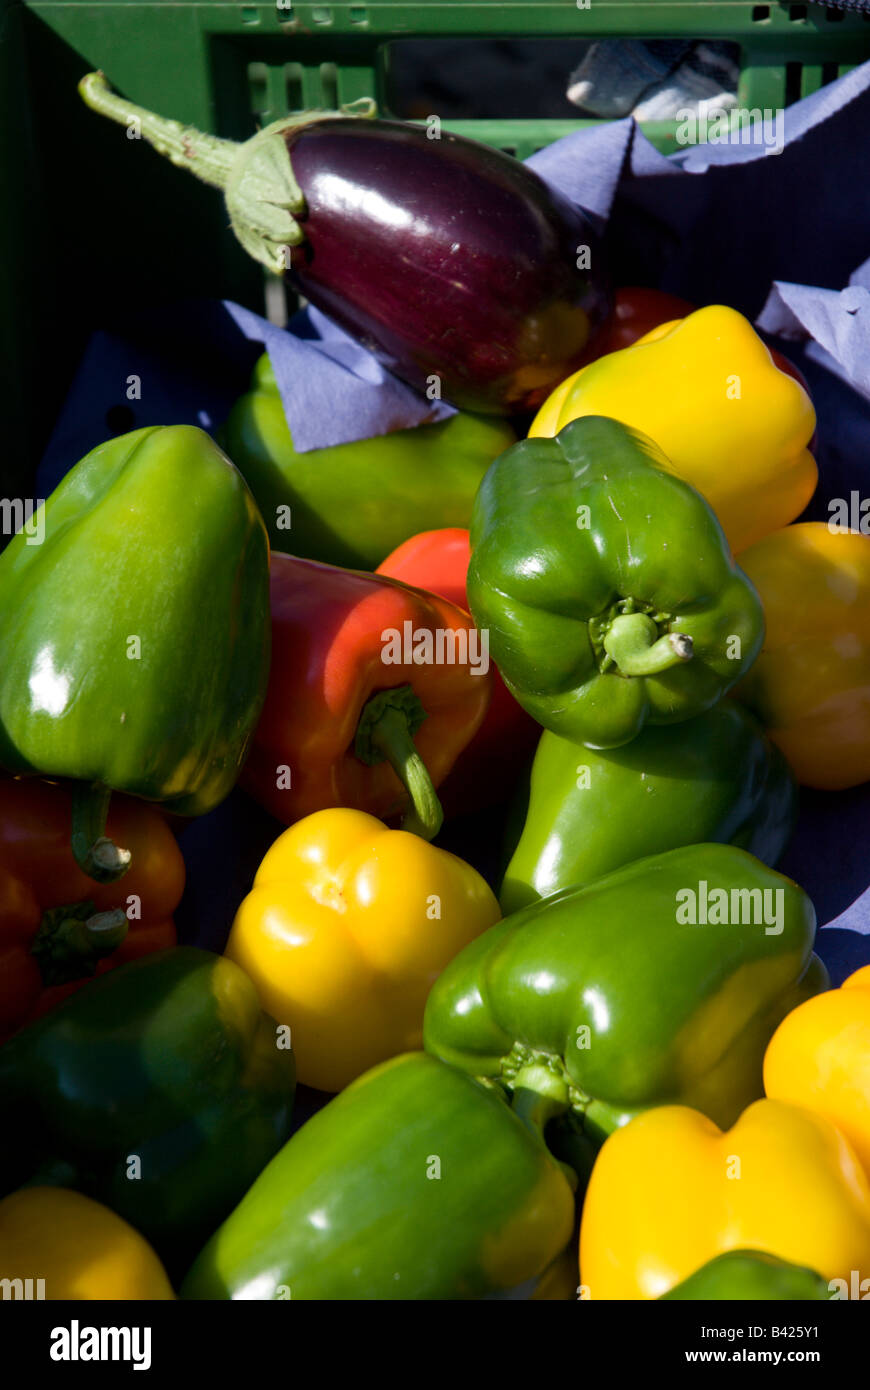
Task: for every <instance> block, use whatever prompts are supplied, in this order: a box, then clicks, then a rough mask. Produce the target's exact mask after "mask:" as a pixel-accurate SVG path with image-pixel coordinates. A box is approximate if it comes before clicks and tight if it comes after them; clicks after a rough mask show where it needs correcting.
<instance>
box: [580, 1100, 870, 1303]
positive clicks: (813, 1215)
mask: <svg viewBox="0 0 870 1390" xmlns="http://www.w3.org/2000/svg"><path fill="white" fill-rule="evenodd" d="M741 1249H743V1250H762V1251H766V1252H767V1253H768V1254H771V1255H778V1256H779V1257H780V1259H783V1260H788V1261H790V1262H791V1263H792V1264H797V1265H802V1266H807V1267H808V1268H810V1269H815V1270H817V1271H818V1272H819V1274H821V1275H822V1276H823V1278H824V1279H826V1280H832V1279H845V1281H846V1283H847V1285H848V1284H849V1283H850V1280H851V1274H852V1271H853V1270H857V1271H858V1272H859V1275H860V1277H861V1279H863V1278H866V1277H867V1276H870V1183H868V1180H867V1177H866V1175H865V1173H864V1170H863V1168H862V1167H861V1165H860V1163H859V1162H858V1159H857V1157H856V1155H855V1152H854V1150H853V1149H852V1147H851V1145H850V1144H849V1143H848V1141H847V1140H846V1139H845V1138H844V1137H843V1135H842V1134H841V1133H840V1131H839V1130H838V1129H837V1128H836V1127H835V1126H834V1125H832V1124H831V1123H830V1121H829V1120H826V1119H824V1117H823V1116H821V1115H816V1114H814V1113H813V1112H812V1111H810V1110H804V1109H800V1108H799V1107H797V1106H794V1105H786V1104H785V1103H783V1102H782V1101H777V1100H758V1101H756V1102H755V1103H754V1104H753V1105H750V1106H749V1108H748V1110H745V1111H744V1112H743V1114H742V1116H741V1117H740V1119H739V1120H738V1121H737V1123H736V1125H734V1127H733V1128H732V1129H729V1130H727V1131H726V1132H725V1133H724V1134H723V1133H722V1131H721V1130H720V1129H719V1128H718V1126H717V1125H715V1124H714V1123H713V1121H712V1120H708V1119H707V1117H706V1116H705V1115H702V1114H700V1113H699V1112H698V1111H697V1110H690V1109H689V1108H688V1107H686V1106H680V1105H668V1106H663V1107H661V1108H660V1109H657V1110H648V1111H646V1112H645V1113H644V1114H642V1115H639V1116H638V1117H637V1118H636V1119H634V1120H632V1121H631V1122H630V1123H629V1124H628V1125H626V1126H625V1128H624V1129H618V1130H616V1132H615V1133H614V1134H612V1135H611V1136H610V1138H609V1139H608V1140H607V1142H606V1143H605V1144H604V1147H603V1148H602V1150H601V1152H600V1154H599V1155H598V1159H597V1161H596V1163H595V1167H594V1168H593V1170H592V1177H591V1179H590V1182H589V1187H588V1190H587V1193H586V1201H585V1204H584V1207H583V1219H582V1224H581V1228H580V1280H581V1286H585V1288H586V1290H587V1291H588V1295H587V1296H588V1297H589V1298H592V1299H607V1298H617V1299H643V1298H658V1297H659V1296H660V1295H661V1294H664V1293H667V1292H668V1290H669V1289H672V1288H673V1287H674V1285H675V1284H679V1283H680V1282H681V1281H682V1280H683V1279H685V1278H687V1277H688V1276H689V1275H690V1274H692V1273H694V1271H695V1270H697V1269H700V1268H701V1266H702V1265H704V1264H706V1263H707V1261H708V1260H711V1259H713V1257H714V1256H715V1255H721V1254H724V1253H725V1252H726V1251H728V1250H741ZM859 1282H860V1281H859Z"/></svg>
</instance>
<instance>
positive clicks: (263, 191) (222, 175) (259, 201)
mask: <svg viewBox="0 0 870 1390" xmlns="http://www.w3.org/2000/svg"><path fill="white" fill-rule="evenodd" d="M79 94H80V95H81V97H82V100H83V101H84V102H85V104H86V105H87V106H89V107H90V108H91V110H92V111H96V112H97V113H98V114H99V115H101V116H108V118H109V120H111V121H117V122H118V124H119V125H126V126H128V127H129V126H130V124H131V122H133V121H135V122H137V123H138V130H139V133H140V135H142V136H144V138H145V139H146V140H147V141H148V142H149V144H151V145H153V146H154V148H155V150H157V151H158V153H159V154H162V155H165V156H166V158H167V159H169V160H171V161H172V163H173V164H175V165H177V166H178V168H180V169H187V170H188V172H189V173H191V174H194V175H195V176H196V178H198V179H201V180H202V182H203V183H207V184H210V185H211V186H212V187H213V188H219V189H220V190H221V191H222V192H223V195H224V198H225V200H226V205H227V211H228V213H229V215H230V223H231V225H232V229H233V231H234V232H235V234H236V236H237V237H238V239H239V241H240V242H241V244H242V246H243V247H244V248H245V250H246V251H247V252H248V255H249V256H253V258H254V260H257V261H260V262H261V263H262V264H263V265H265V266H267V267H268V269H269V270H271V271H274V272H275V273H276V274H279V275H280V274H281V272H282V271H284V270H287V269H288V268H289V266H290V259H289V256H288V252H289V251H290V250H291V248H292V247H294V246H298V245H299V244H300V243H301V242H302V241H304V240H305V236H304V233H303V231H302V228H301V227H300V226H299V223H298V221H297V220H296V219H297V218H298V217H299V216H301V215H303V214H304V213H305V197H304V195H303V193H302V190H301V188H300V187H299V185H298V183H297V182H296V177H295V175H294V173H293V167H292V165H291V162H290V152H289V149H288V147H287V140H286V136H287V135H288V133H289V132H290V131H294V130H298V129H299V128H300V127H302V126H306V125H311V124H312V123H314V122H316V121H327V120H336V119H339V118H345V119H347V118H352V119H359V120H369V119H371V118H372V117H373V116H374V115H376V112H377V108H376V105H375V102H374V101H373V99H372V98H371V97H360V98H358V100H357V101H354V102H350V103H349V104H348V105H346V106H344V107H342V108H341V110H340V111H302V112H298V113H297V114H295V115H293V116H283V117H282V118H281V119H280V120H277V121H273V122H272V124H271V125H267V126H264V127H263V129H262V130H258V131H257V134H256V135H252V136H251V138H250V139H249V140H244V141H242V142H241V143H238V142H236V141H235V140H222V139H221V138H220V137H219V136H217V135H208V134H207V133H206V132H205V131H202V130H197V128H196V126H192V125H182V124H181V122H180V121H171V120H167V119H166V118H165V117H163V116H157V115H155V113H154V112H153V111H147V110H146V109H145V107H144V106H137V105H136V103H135V102H132V101H127V100H126V99H125V98H124V97H120V96H118V95H117V93H116V92H113V91H112V90H111V88H110V87H109V84H108V82H107V81H106V79H105V77H104V76H103V74H102V73H101V72H89V73H88V74H87V76H85V77H83V78H82V80H81V81H80V82H79Z"/></svg>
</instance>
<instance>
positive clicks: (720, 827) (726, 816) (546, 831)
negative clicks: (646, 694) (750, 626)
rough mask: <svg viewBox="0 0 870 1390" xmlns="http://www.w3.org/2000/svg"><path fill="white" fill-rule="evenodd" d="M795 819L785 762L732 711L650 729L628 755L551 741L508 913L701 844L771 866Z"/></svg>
mask: <svg viewBox="0 0 870 1390" xmlns="http://www.w3.org/2000/svg"><path fill="white" fill-rule="evenodd" d="M796 812H797V790H796V787H795V783H794V778H793V777H792V775H791V773H790V771H789V768H788V764H787V763H786V761H785V758H784V757H783V756H782V754H781V753H780V752H779V749H777V748H776V747H775V746H774V745H773V744H772V743H771V742H770V741H769V740H768V739H767V738H765V736H764V733H763V731H762V729H761V726H760V725H759V724H757V723H756V721H755V720H754V719H753V718H752V716H751V715H749V716H747V713H746V711H745V710H744V709H743V708H742V707H741V706H740V705H736V704H734V703H733V701H731V700H723V701H722V702H721V703H720V704H718V705H715V706H714V708H713V709H711V710H708V711H707V712H706V713H705V714H700V715H698V717H697V719H687V720H686V721H685V722H684V723H682V724H671V725H665V726H659V727H657V728H651V727H648V728H646V729H643V730H642V731H641V733H639V734H638V736H637V738H636V739H633V740H632V742H631V743H629V744H625V745H624V746H623V747H622V748H611V749H603V750H595V749H591V748H584V747H583V746H582V745H578V744H575V743H571V742H569V741H568V740H567V739H564V738H560V737H559V736H558V734H551V733H547V732H545V733H543V734H542V736H541V739H540V742H539V744H538V751H537V753H536V755H535V761H534V764H533V766H532V775H531V786H530V791H529V797H528V806H527V813H526V821H525V825H524V827H523V829H522V834H521V835H520V837H519V842H518V843H517V845H516V848H515V850H514V853H513V857H512V858H511V860H510V862H509V864H508V866H507V870H506V872H505V876H504V881H503V883H502V887H501V894H500V901H501V908H502V912H503V913H504V914H505V915H507V914H508V913H510V912H516V911H517V909H518V908H521V907H525V906H526V905H527V904H528V903H532V902H536V901H537V900H538V899H539V898H546V897H547V896H548V895H549V894H551V893H557V892H558V891H559V890H560V889H561V888H570V887H576V888H579V887H580V886H581V885H582V884H584V883H589V882H590V880H592V879H594V878H600V877H601V875H602V874H607V873H610V872H611V870H612V869H618V868H619V867H620V865H622V864H629V863H631V861H632V860H634V859H641V858H643V857H644V856H646V855H650V854H661V853H663V852H664V851H665V850H668V849H677V848H678V847H679V846H680V845H691V844H697V843H698V842H700V841H718V842H722V843H727V844H733V845H739V846H740V847H741V849H746V850H749V852H750V853H751V854H754V855H756V856H757V858H759V859H761V860H763V861H764V863H766V864H775V863H776V861H777V859H778V858H779V856H780V855H781V854H782V851H783V849H784V848H785V845H786V843H787V841H788V838H789V835H790V834H791V831H792V828H793V826H794V820H795V815H796Z"/></svg>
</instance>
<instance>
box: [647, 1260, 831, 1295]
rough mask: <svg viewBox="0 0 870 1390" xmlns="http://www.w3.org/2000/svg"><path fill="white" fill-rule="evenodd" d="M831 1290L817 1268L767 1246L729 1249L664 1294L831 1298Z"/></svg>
mask: <svg viewBox="0 0 870 1390" xmlns="http://www.w3.org/2000/svg"><path fill="white" fill-rule="evenodd" d="M830 1298H831V1290H830V1289H829V1287H828V1285H827V1283H826V1281H825V1280H824V1279H823V1278H822V1276H821V1274H817V1273H816V1272H815V1270H814V1269H804V1268H803V1267H802V1266H801V1265H793V1264H789V1263H788V1262H787V1261H786V1260H780V1259H778V1258H777V1256H776V1255H768V1254H766V1253H765V1252H764V1251H763V1250H729V1251H727V1253H726V1254H724V1255H717V1256H716V1258H715V1259H714V1260H710V1261H709V1262H708V1263H707V1264H705V1265H702V1266H701V1268H700V1269H697V1270H695V1273H694V1274H690V1275H689V1277H688V1279H684V1280H683V1282H682V1283H681V1284H677V1285H676V1287H675V1288H673V1289H670V1290H669V1292H668V1293H664V1294H662V1296H661V1298H660V1299H659V1302H661V1303H664V1302H667V1300H668V1299H677V1300H680V1299H695V1300H702V1301H703V1300H707V1299H723V1300H724V1299H731V1300H735V1299H746V1300H749V1301H752V1302H759V1301H783V1300H788V1299H796V1300H803V1301H805V1302H810V1303H813V1302H816V1303H819V1302H829V1301H830Z"/></svg>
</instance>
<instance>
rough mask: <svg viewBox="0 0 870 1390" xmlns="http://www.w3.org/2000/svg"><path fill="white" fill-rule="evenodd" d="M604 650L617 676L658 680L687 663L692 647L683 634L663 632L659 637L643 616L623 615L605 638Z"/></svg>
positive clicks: (650, 619) (690, 641) (655, 629)
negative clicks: (649, 677)
mask: <svg viewBox="0 0 870 1390" xmlns="http://www.w3.org/2000/svg"><path fill="white" fill-rule="evenodd" d="M604 650H605V651H606V652H607V655H608V656H609V657H611V659H612V660H613V661H614V662H615V663H616V666H617V668H618V670H619V673H620V675H623V676H657V675H659V674H660V673H661V672H662V671H668V670H670V668H671V667H672V666H679V665H680V664H681V663H682V662H684V661H690V660H691V659H692V654H693V643H692V639H691V637H689V636H688V635H687V634H686V633H684V632H666V633H664V634H663V635H662V636H661V637H660V636H659V630H658V628H657V627H656V624H655V623H654V621H653V619H652V618H650V617H649V616H648V614H646V613H622V614H620V615H619V617H617V618H614V619H613V622H612V623H611V624H610V627H609V628H608V630H607V632H606V633H605V635H604Z"/></svg>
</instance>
